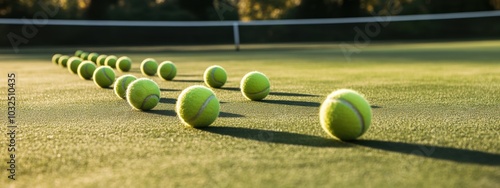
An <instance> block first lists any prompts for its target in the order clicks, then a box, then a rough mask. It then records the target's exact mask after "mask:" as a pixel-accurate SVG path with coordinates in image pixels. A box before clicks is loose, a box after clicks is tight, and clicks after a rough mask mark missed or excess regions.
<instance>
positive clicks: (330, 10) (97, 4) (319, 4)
mask: <svg viewBox="0 0 500 188" xmlns="http://www.w3.org/2000/svg"><path fill="white" fill-rule="evenodd" d="M40 2H43V3H46V4H49V5H50V6H53V7H57V8H58V10H59V11H58V13H57V14H56V15H55V16H54V17H52V18H54V19H90V20H170V21H195V20H197V21H207V20H261V19H304V18H339V17H359V16H372V15H383V14H400V15H407V14H432V13H449V12H469V11H487V10H499V9H500V0H452V1H451V0H450V1H443V0H71V1H66V0H44V1H42V0H38V1H33V0H0V17H2V18H23V17H27V18H30V17H33V15H34V14H35V13H36V12H37V11H40V10H41V7H40V6H37V3H40ZM391 9H397V10H399V11H397V12H394V11H390V10H391Z"/></svg>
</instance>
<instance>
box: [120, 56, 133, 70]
mask: <svg viewBox="0 0 500 188" xmlns="http://www.w3.org/2000/svg"><path fill="white" fill-rule="evenodd" d="M131 68H132V60H131V59H130V58H128V57H127V56H122V57H120V58H118V60H116V69H118V70H119V71H120V72H128V71H130V69H131Z"/></svg>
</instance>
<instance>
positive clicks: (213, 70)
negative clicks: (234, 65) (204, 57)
mask: <svg viewBox="0 0 500 188" xmlns="http://www.w3.org/2000/svg"><path fill="white" fill-rule="evenodd" d="M217 69H218V67H215V68H213V69H212V71H210V77H211V78H212V80H213V81H214V82H215V83H217V84H221V85H223V84H224V83H222V82H220V81H218V80H217V79H215V71H216V70H217Z"/></svg>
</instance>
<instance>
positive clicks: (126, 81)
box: [113, 74, 137, 99]
mask: <svg viewBox="0 0 500 188" xmlns="http://www.w3.org/2000/svg"><path fill="white" fill-rule="evenodd" d="M134 80H137V78H136V77H135V76H133V75H130V74H128V75H123V76H120V77H119V78H118V79H116V82H115V86H114V88H113V90H115V94H116V96H118V97H120V98H122V99H126V97H127V88H128V86H129V85H130V83H132V82H133V81H134Z"/></svg>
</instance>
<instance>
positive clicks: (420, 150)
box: [351, 140, 500, 166]
mask: <svg viewBox="0 0 500 188" xmlns="http://www.w3.org/2000/svg"><path fill="white" fill-rule="evenodd" d="M351 143H352V144H355V145H360V146H365V147H369V148H374V149H380V150H385V151H391V152H397V153H403V154H408V155H415V156H421V157H426V158H433V159H442V160H447V161H455V162H460V163H470V164H479V165H492V166H499V165H500V155H499V154H494V153H487V152H482V151H474V150H467V149H458V148H450V147H442V146H432V145H425V144H412V143H401V142H391V141H381V140H357V141H352V142H351Z"/></svg>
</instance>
